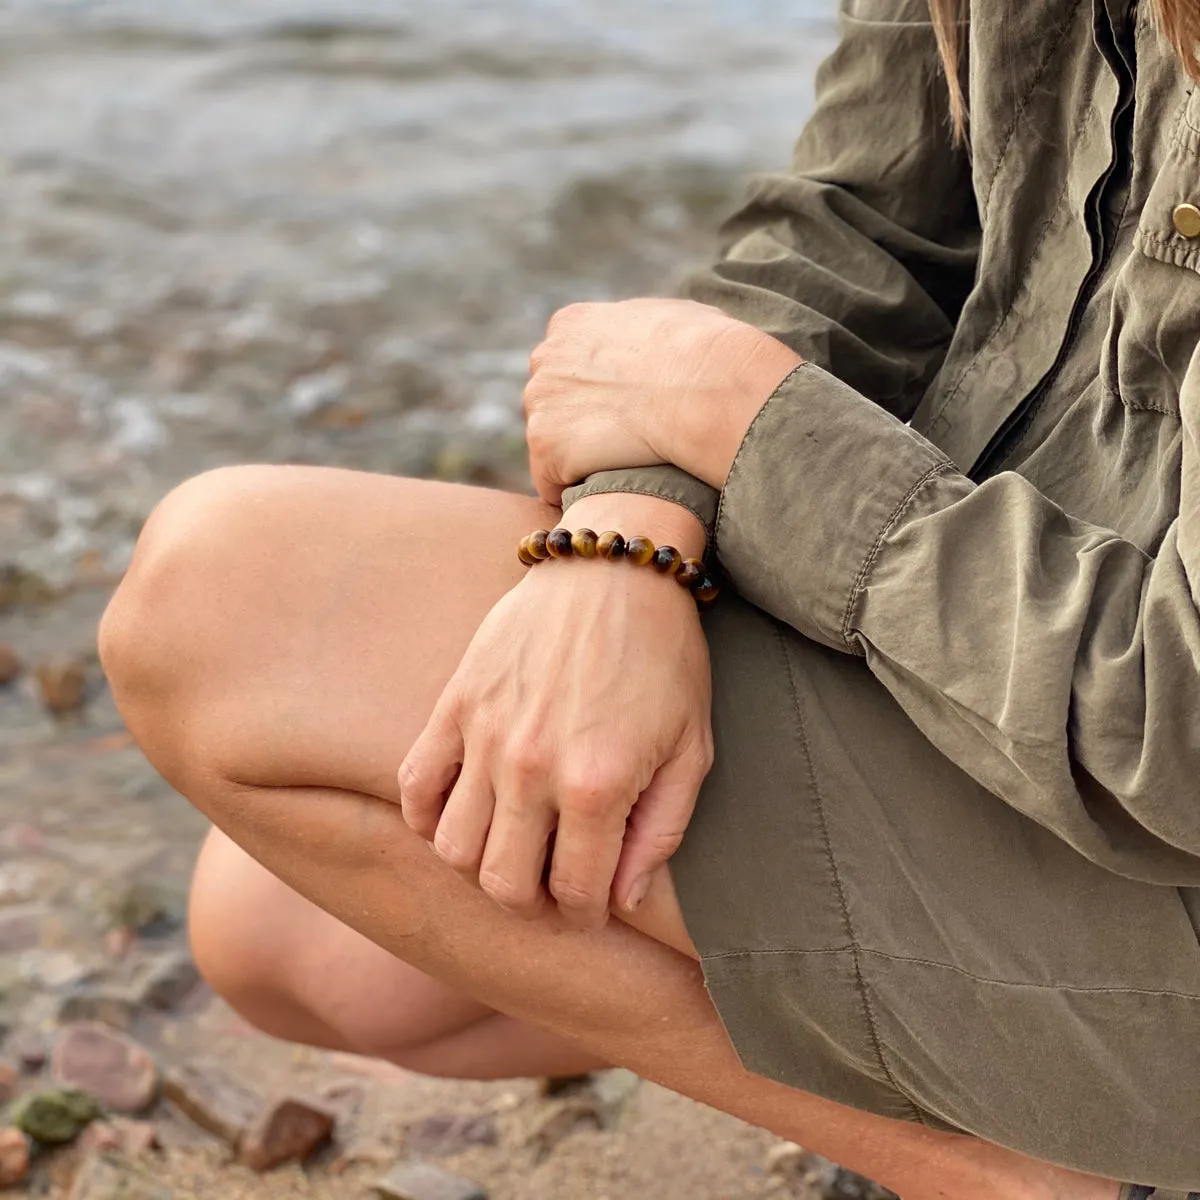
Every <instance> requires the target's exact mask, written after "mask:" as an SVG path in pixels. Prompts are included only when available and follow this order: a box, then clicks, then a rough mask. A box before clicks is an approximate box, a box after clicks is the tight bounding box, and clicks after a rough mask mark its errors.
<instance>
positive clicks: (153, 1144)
mask: <svg viewBox="0 0 1200 1200" xmlns="http://www.w3.org/2000/svg"><path fill="white" fill-rule="evenodd" d="M76 1145H77V1146H78V1147H79V1150H80V1152H81V1153H83V1154H88V1153H90V1152H91V1151H93V1150H113V1151H116V1152H117V1153H118V1154H123V1155H124V1156H125V1157H126V1158H141V1157H142V1156H143V1155H145V1154H149V1153H150V1151H151V1150H156V1149H158V1146H159V1140H158V1130H157V1129H155V1128H154V1126H153V1125H151V1124H150V1122H149V1121H133V1120H130V1119H129V1118H128V1117H113V1118H112V1119H111V1120H109V1121H93V1122H92V1124H91V1125H89V1126H88V1127H87V1128H86V1129H85V1130H84V1131H83V1133H81V1134H80V1135H79V1140H78V1142H77V1143H76Z"/></svg>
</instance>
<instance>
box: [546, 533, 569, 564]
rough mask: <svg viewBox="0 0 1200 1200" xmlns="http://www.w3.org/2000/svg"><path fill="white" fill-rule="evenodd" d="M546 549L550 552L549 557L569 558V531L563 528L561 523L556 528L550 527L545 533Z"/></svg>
mask: <svg viewBox="0 0 1200 1200" xmlns="http://www.w3.org/2000/svg"><path fill="white" fill-rule="evenodd" d="M546 549H547V550H548V551H549V552H550V557H551V558H570V557H571V553H572V551H571V531H570V530H569V529H564V528H563V527H562V526H561V525H560V526H559V527H558V528H557V529H552V530H550V532H549V533H548V534H547V535H546Z"/></svg>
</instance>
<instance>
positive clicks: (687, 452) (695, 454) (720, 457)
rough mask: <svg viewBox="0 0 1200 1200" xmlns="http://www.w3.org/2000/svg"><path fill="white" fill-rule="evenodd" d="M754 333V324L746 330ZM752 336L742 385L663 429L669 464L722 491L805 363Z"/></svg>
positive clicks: (771, 342) (760, 335) (775, 343)
mask: <svg viewBox="0 0 1200 1200" xmlns="http://www.w3.org/2000/svg"><path fill="white" fill-rule="evenodd" d="M746 328H747V329H748V330H749V329H750V327H749V326H747V327H746ZM751 332H752V334H753V335H754V336H753V337H752V338H751V337H750V336H749V335H747V349H745V350H744V351H742V352H741V353H742V355H744V361H743V362H742V363H741V367H740V369H739V370H738V371H737V374H736V378H737V386H733V387H726V388H724V389H722V390H721V392H720V393H719V394H717V393H713V394H712V396H711V399H710V402H709V403H699V404H693V405H690V406H689V407H688V408H687V410H686V411H685V412H683V413H681V414H680V415H679V417H678V419H677V420H676V421H675V422H674V428H673V429H671V430H664V431H663V440H664V443H665V445H664V451H665V452H666V451H669V453H670V457H669V459H668V461H670V462H672V463H674V464H675V465H676V466H677V467H679V468H680V469H682V470H684V471H687V472H688V474H689V475H694V476H695V477H696V478H697V479H701V480H703V481H704V482H705V483H707V484H708V485H709V486H710V487H713V488H716V489H717V491H720V490H721V489H722V488H723V487H724V486H725V480H726V478H727V477H728V475H729V471H730V468H731V467H732V466H733V461H734V459H735V458H736V457H737V453H738V450H739V449H740V448H741V445H742V441H743V440H744V439H745V436H746V432H747V430H749V428H750V426H751V425H752V424H753V423H754V419H755V417H757V416H758V414H759V413H760V412H761V411H762V409H763V406H764V405H765V404H766V403H767V401H768V400H770V399H771V397H772V396H773V395H774V394H775V392H776V390H777V389H778V387H779V385H780V384H781V383H782V382H783V381H784V380H785V379H786V378H787V377H788V376H789V375H790V374H791V373H792V372H793V371H794V370H795V369H796V368H797V367H799V366H801V365H802V364H803V362H804V359H803V358H801V357H800V355H798V354H797V353H796V352H795V351H794V350H792V349H791V348H790V347H788V346H785V345H784V344H783V342H781V341H778V340H777V339H776V338H773V337H771V336H770V335H769V334H765V333H763V332H762V331H761V330H758V329H754V330H752V331H751Z"/></svg>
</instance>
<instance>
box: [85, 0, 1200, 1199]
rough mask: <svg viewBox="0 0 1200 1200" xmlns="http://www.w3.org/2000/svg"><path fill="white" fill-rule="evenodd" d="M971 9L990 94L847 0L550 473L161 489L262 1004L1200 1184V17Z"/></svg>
mask: <svg viewBox="0 0 1200 1200" xmlns="http://www.w3.org/2000/svg"><path fill="white" fill-rule="evenodd" d="M975 8H976V11H975V12H974V13H973V14H972V20H971V23H970V31H969V39H968V40H969V60H970V69H969V71H968V70H967V68H966V66H965V59H964V65H963V67H962V75H963V76H964V78H965V77H966V76H968V75H969V87H967V93H968V94H967V95H965V96H964V95H963V92H962V87H963V85H961V84H960V83H959V82H958V72H957V70H956V68H957V66H958V58H957V55H958V52H957V49H956V46H957V41H958V35H959V32H960V31H961V30H963V29H964V26H963V25H962V24H960V23H958V20H957V14H956V13H955V12H954V11H953V10H952V8H948V7H946V4H945V3H944V2H943V0H937V3H936V7H935V12H934V16H933V19H932V20H931V18H930V14H929V13H928V12H927V11H926V10H925V9H924V8H923V5H922V0H848V6H847V7H846V9H845V11H844V12H843V24H844V37H843V40H842V43H841V45H840V48H839V49H838V50H837V52H836V53H835V54H834V56H833V57H832V59H831V60H830V62H828V63H827V64H826V66H825V67H824V68H823V70H822V73H821V77H820V80H819V87H818V101H819V102H818V106H817V111H816V114H815V116H814V117H813V119H812V121H811V123H810V124H809V126H808V128H807V129H806V131H805V132H804V134H803V136H802V138H801V140H800V143H799V146H798V149H797V153H796V158H795V162H794V164H793V167H792V169H791V171H790V172H789V173H788V174H785V175H782V174H781V175H778V176H772V177H769V178H766V179H763V180H760V181H759V182H758V183H757V184H756V185H755V187H754V189H753V192H752V195H751V197H750V199H749V202H748V203H747V205H746V206H745V207H744V208H743V209H742V211H741V212H740V213H739V214H738V216H736V217H735V218H734V219H733V221H732V222H731V223H730V225H729V227H728V230H727V239H726V245H725V249H724V253H723V256H722V258H721V261H720V262H719V263H718V264H717V265H716V266H715V267H714V268H713V269H712V270H711V271H709V272H707V273H705V274H703V275H702V276H700V277H699V278H698V279H696V280H695V281H694V282H693V284H692V285H691V289H690V297H691V299H689V300H685V301H660V300H642V301H631V302H627V303H624V304H616V305H593V306H583V307H576V308H571V309H568V310H566V311H565V312H564V313H562V314H560V315H559V317H557V318H556V319H555V321H554V322H553V323H552V325H551V327H550V332H549V335H548V337H547V339H546V341H545V343H544V344H543V345H542V346H541V347H539V349H538V350H537V351H536V352H535V354H534V358H533V367H534V371H533V376H532V381H531V383H530V386H529V391H528V393H527V398H526V399H527V411H528V416H529V426H528V435H529V443H530V450H531V461H532V466H533V471H534V475H535V478H536V480H537V484H538V490H539V492H540V495H541V501H540V502H539V501H536V500H533V499H528V498H525V497H521V496H508V495H499V494H493V493H488V492H484V491H477V490H471V489H466V488H453V487H446V486H442V485H436V484H432V483H418V482H412V481H406V480H398V479H387V478H379V477H370V476H358V475H354V474H348V473H342V472H334V471H321V470H312V469H300V468H290V469H289V468H240V469H234V470H228V471H223V472H219V473H216V474H213V475H208V476H204V477H201V478H200V479H198V480H195V481H193V482H191V483H189V484H187V485H185V486H184V487H182V488H180V489H179V490H177V491H176V492H175V493H174V494H173V495H172V496H171V497H170V498H168V499H167V500H166V501H165V502H164V504H163V505H162V506H161V507H160V508H159V510H158V511H157V513H156V514H155V516H154V517H153V518H152V520H151V521H150V523H149V524H148V526H147V528H146V530H145V533H144V535H143V537H142V541H141V544H140V547H139V549H138V552H137V555H136V557H135V561H134V564H133V566H132V569H131V571H130V573H129V575H128V577H127V579H126V581H125V582H124V583H123V585H122V586H121V589H120V591H119V593H118V595H117V597H116V599H115V600H114V602H113V605H112V607H111V608H110V610H109V613H108V614H107V616H106V618H105V621H104V626H103V629H102V652H103V656H104V661H105V664H106V666H107V668H108V670H109V673H110V676H111V679H112V682H113V687H114V689H115V691H116V695H117V698H118V700H119V702H120V704H121V706H122V710H123V712H124V713H125V715H126V717H127V719H128V721H129V724H130V727H131V729H132V730H133V731H134V733H135V734H136V736H137V737H138V739H139V740H140V742H141V744H142V746H143V747H144V748H145V750H146V753H147V754H148V755H149V756H150V758H151V760H152V761H153V762H154V763H155V764H156V766H157V767H158V768H159V769H160V770H161V771H162V772H163V774H164V775H165V776H166V777H167V778H168V779H170V780H171V781H172V782H173V783H174V784H175V785H176V786H177V787H178V788H179V789H180V790H181V791H182V792H183V793H184V794H185V795H187V796H188V797H189V798H190V799H191V800H192V801H193V802H194V803H195V804H196V805H198V806H199V807H200V808H201V809H202V810H203V811H204V812H205V813H207V814H208V815H209V816H210V817H211V818H212V819H213V821H214V823H215V824H216V826H217V828H218V830H220V831H221V832H214V834H213V835H212V837H211V838H210V840H209V842H208V844H207V846H206V848H205V850H204V853H203V855H202V859H201V862H200V865H199V868H198V872H197V875H196V881H195V890H194V898H193V914H192V930H193V937H194V943H195V951H196V955H197V958H198V961H199V963H200V964H201V967H202V969H203V970H204V972H205V973H206V975H207V976H208V978H209V979H210V980H211V981H212V983H213V985H214V986H215V987H216V988H217V990H218V991H220V992H222V993H223V994H224V995H225V996H226V997H227V998H228V999H229V1000H230V1002H231V1003H232V1004H233V1005H234V1006H235V1007H236V1008H238V1009H239V1010H240V1011H241V1012H242V1013H244V1014H245V1015H246V1016H247V1017H248V1018H249V1019H250V1020H252V1021H255V1022H257V1023H258V1024H259V1025H260V1026H262V1027H263V1028H264V1029H267V1030H269V1031H271V1032H273V1033H275V1034H277V1035H279V1036H281V1037H285V1038H290V1039H293V1040H296V1041H302V1042H308V1043H312V1044H315V1045H320V1046H331V1047H340V1048H349V1049H353V1050H357V1051H360V1052H365V1053H370V1054H376V1055H380V1056H383V1057H386V1058H389V1059H391V1060H392V1061H394V1062H397V1063H401V1064H403V1065H405V1066H407V1067H411V1068H413V1069H415V1070H420V1071H427V1072H431V1073H436V1074H445V1075H462V1076H475V1077H484V1078H492V1077H500V1076H509V1075H517V1074H538V1075H545V1074H559V1073H562V1074H566V1073H571V1072H578V1071H584V1070H587V1069H590V1068H594V1067H598V1066H600V1065H602V1064H608V1063H621V1064H624V1065H626V1066H629V1067H631V1068H632V1069H634V1070H636V1071H638V1072H640V1073H641V1074H643V1075H645V1076H647V1077H648V1078H651V1079H656V1080H658V1081H660V1082H662V1083H663V1084H665V1085H666V1086H668V1087H671V1088H675V1089H676V1090H678V1091H680V1092H683V1093H686V1094H687V1095H690V1096H694V1097H696V1098H698V1099H700V1100H703V1101H706V1102H707V1103H709V1104H712V1105H715V1106H717V1107H720V1108H723V1109H725V1110H726V1111H728V1112H731V1113H734V1114H736V1115H738V1116H740V1117H743V1118H745V1119H746V1120H748V1121H752V1122H756V1123H758V1124H760V1125H763V1126H766V1127H768V1128H770V1129H772V1130H774V1131H775V1132H777V1133H779V1134H781V1135H783V1136H785V1137H788V1138H791V1139H793V1140H795V1141H798V1142H801V1143H803V1144H804V1145H806V1146H809V1147H811V1148H813V1149H815V1150H818V1151H820V1152H821V1153H823V1154H826V1155H828V1156H830V1157H832V1158H834V1159H836V1160H838V1161H840V1162H842V1163H844V1164H846V1165H847V1166H849V1167H851V1168H853V1169H855V1170H857V1171H860V1172H862V1173H863V1174H866V1175H869V1176H872V1177H874V1178H876V1179H878V1180H880V1181H881V1182H882V1183H884V1184H886V1185H887V1186H889V1187H891V1188H893V1189H894V1190H895V1191H897V1192H899V1193H900V1194H901V1195H902V1196H904V1197H905V1200H932V1198H934V1197H972V1198H974V1200H981V1198H982V1200H987V1198H993V1200H1001V1198H1003V1200H1044V1198H1051V1197H1053V1198H1057V1200H1076V1198H1078V1200H1091V1198H1095V1200H1116V1197H1118V1196H1119V1195H1120V1196H1127V1197H1134V1196H1137V1197H1143V1196H1147V1195H1150V1194H1151V1189H1152V1188H1153V1187H1155V1186H1157V1188H1158V1190H1157V1191H1155V1192H1154V1193H1153V1194H1154V1195H1155V1196H1159V1197H1164V1196H1183V1195H1185V1194H1186V1193H1187V1192H1188V1190H1189V1189H1200V1136H1198V1135H1200V943H1198V940H1197V929H1198V927H1200V890H1197V889H1200V795H1198V793H1200V782H1198V781H1200V720H1198V719H1197V714H1198V713H1200V670H1198V669H1197V668H1198V663H1200V613H1198V612H1197V600H1196V589H1197V587H1198V586H1200V574H1198V573H1200V447H1198V446H1197V442H1196V438H1197V434H1198V430H1197V422H1198V421H1200V350H1198V345H1200V341H1198V338H1200V333H1198V330H1200V325H1198V322H1197V312H1198V310H1200V208H1198V207H1197V206H1198V205H1200V91H1198V90H1196V89H1194V87H1193V85H1192V82H1191V77H1192V76H1195V75H1197V74H1200V68H1198V66H1197V63H1196V61H1195V58H1194V55H1193V48H1194V46H1195V44H1196V40H1197V36H1198V33H1197V31H1198V28H1200V9H1198V8H1197V6H1196V4H1195V0H1163V11H1162V12H1159V13H1155V12H1153V11H1151V10H1150V9H1149V8H1148V7H1147V6H1146V4H1145V3H1142V4H1141V5H1140V6H1139V7H1136V8H1135V7H1133V5H1132V4H1130V3H1128V2H1127V0H1095V2H1094V3H1085V2H1083V0H1036V2H1035V0H979V3H978V4H977V5H976V6H975ZM939 44H940V45H941V47H942V52H943V54H944V57H945V61H946V62H948V63H949V65H950V70H949V72H948V73H946V74H947V75H948V79H947V77H946V75H944V74H943V70H942V66H941V62H942V59H941V58H940V57H939V50H938V45H939ZM1189 73H1190V74H1189ZM964 102H966V106H967V107H969V111H970V121H969V131H968V132H967V133H966V134H965V136H957V135H956V134H955V132H954V128H953V126H954V124H955V121H957V123H958V124H959V126H960V130H961V127H962V126H963V122H964V120H965V111H966V109H965V108H964ZM580 480H583V483H582V484H581V485H580V484H579V483H578V481H580ZM565 485H577V486H572V487H570V488H569V489H568V490H567V491H566V492H563V490H562V489H563V488H564V486H565ZM718 489H721V492H720V509H719V512H718V511H717V498H718ZM560 500H561V502H562V504H563V505H564V506H565V507H564V510H563V511H562V512H560V511H559V509H558V507H557V505H558V504H559V502H560ZM714 522H715V530H714ZM554 525H560V526H562V527H564V528H565V529H567V530H568V531H572V532H577V531H580V530H584V529H591V530H594V531H597V532H602V531H605V530H615V531H618V532H621V533H623V534H624V535H626V537H629V536H631V535H634V534H640V535H645V536H647V537H649V538H650V539H651V540H652V541H654V542H656V543H659V544H662V543H669V544H670V545H672V546H674V547H676V548H677V549H678V550H679V551H680V553H681V554H683V555H684V556H685V557H686V556H701V555H703V554H704V553H705V549H706V543H707V542H708V541H709V539H710V538H711V539H712V540H713V551H712V554H713V555H714V556H716V557H719V559H720V562H721V565H722V567H723V569H724V571H725V573H726V574H727V576H728V578H729V580H730V581H731V584H732V586H731V587H727V588H726V594H725V595H724V596H723V597H721V599H720V600H719V601H718V603H717V604H716V607H715V608H714V609H713V611H712V613H711V615H708V616H706V617H705V618H704V620H703V622H701V620H700V619H699V618H698V616H697V609H696V605H695V603H694V601H693V597H692V596H690V595H689V594H688V591H687V590H686V589H685V588H681V587H677V586H675V585H674V583H673V582H672V581H671V580H670V579H669V578H664V577H663V576H662V575H660V574H659V573H657V572H655V571H653V570H648V569H639V568H637V567H635V566H633V565H631V564H629V563H628V562H624V563H622V562H612V561H605V560H604V559H603V558H602V557H593V558H591V559H590V560H588V561H575V559H576V558H578V556H577V555H576V556H573V557H572V558H563V560H561V561H553V562H541V561H537V562H536V565H534V566H532V567H530V568H528V569H527V568H526V567H525V566H523V565H521V564H520V563H518V561H517V558H516V556H515V555H514V547H515V545H516V543H517V542H518V540H519V539H521V538H522V537H523V535H526V534H528V533H529V532H530V531H533V530H537V529H539V528H540V529H549V528H550V527H551V526H554ZM578 541H579V544H580V545H581V546H582V547H583V548H585V549H587V548H589V547H590V542H589V540H588V538H587V536H586V535H581V538H580V539H579V540H578ZM541 545H542V543H541V541H540V539H539V540H538V541H537V542H536V544H535V546H534V552H533V554H532V555H531V554H530V550H529V543H528V542H526V543H525V544H524V548H523V549H522V558H523V559H524V560H525V561H527V562H534V561H536V560H537V559H539V558H540V557H541V555H542V550H541ZM563 550H564V552H565V551H566V547H565V546H564V547H563ZM666 561H667V565H674V559H673V557H672V556H670V555H667V556H666ZM710 658H711V666H710ZM710 680H711V687H710ZM710 695H711V703H710ZM398 767H399V774H398V776H397V768H398ZM710 768H711V769H710ZM701 785H702V786H701ZM697 792H698V793H699V795H698V799H697ZM685 831H686V832H685ZM427 843H428V844H427ZM430 847H432V852H431V851H430ZM668 858H669V859H670V866H669V868H668V867H667V866H666V865H665V864H666V861H667V859H668ZM702 973H703V974H702ZM706 984H707V988H706V986H705V985H706ZM1128 1181H1133V1183H1130V1182H1128ZM1135 1184H1136V1185H1137V1186H1134V1185H1135Z"/></svg>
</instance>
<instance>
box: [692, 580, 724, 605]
mask: <svg viewBox="0 0 1200 1200" xmlns="http://www.w3.org/2000/svg"><path fill="white" fill-rule="evenodd" d="M720 594H721V588H720V586H719V585H718V584H717V582H716V580H714V579H712V578H711V577H709V576H707V575H706V576H705V577H704V578H703V579H702V580H701V581H700V582H699V583H698V584H697V585H696V587H694V588H693V589H692V595H693V596H695V597H696V599H697V600H698V601H699V602H700V603H701V604H711V603H712V602H713V601H714V600H715V599H716V598H717V597H718V596H719V595H720Z"/></svg>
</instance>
